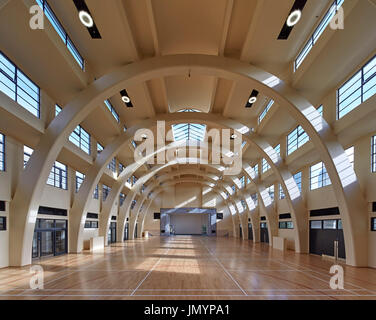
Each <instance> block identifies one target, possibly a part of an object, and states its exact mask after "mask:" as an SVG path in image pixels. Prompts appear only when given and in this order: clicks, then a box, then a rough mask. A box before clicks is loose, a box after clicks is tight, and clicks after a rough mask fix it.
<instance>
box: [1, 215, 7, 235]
mask: <svg viewBox="0 0 376 320" xmlns="http://www.w3.org/2000/svg"><path fill="white" fill-rule="evenodd" d="M0 220H2V221H3V222H2V223H1V224H0V226H2V227H0V231H7V217H4V216H0Z"/></svg>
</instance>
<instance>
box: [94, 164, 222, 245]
mask: <svg viewBox="0 0 376 320" xmlns="http://www.w3.org/2000/svg"><path fill="white" fill-rule="evenodd" d="M173 165H176V162H174V161H172V162H170V163H168V164H166V165H162V166H159V167H157V168H154V170H153V171H152V172H150V173H147V174H146V175H145V176H143V177H141V178H140V179H138V180H137V182H136V184H135V185H134V186H133V187H132V190H131V192H129V193H128V195H127V198H126V200H125V201H124V203H123V206H122V207H121V208H120V210H119V217H118V234H119V236H120V235H121V234H122V233H123V232H124V227H125V224H126V221H127V218H128V216H129V215H130V208H131V204H132V202H133V200H134V199H135V197H136V194H137V192H138V190H139V189H140V188H141V186H142V185H143V184H144V183H145V182H146V181H148V180H149V179H150V178H152V177H154V176H155V174H157V173H158V171H160V170H163V169H165V168H167V167H169V166H173ZM202 166H208V167H211V168H212V169H216V168H217V167H219V166H218V165H211V164H207V165H202ZM187 171H188V172H190V171H189V169H188V170H187ZM180 172H184V171H180ZM175 175H176V173H175V172H174V173H171V174H169V175H164V176H162V177H160V178H159V179H158V180H157V181H155V182H153V183H151V184H150V185H149V186H148V187H147V188H146V190H145V191H144V194H145V196H144V198H145V197H147V196H148V195H149V193H150V192H152V191H153V189H154V188H155V187H159V186H160V183H161V182H163V181H164V180H165V179H168V178H169V177H170V176H175ZM195 175H202V176H204V177H206V178H210V176H212V178H211V179H212V180H211V183H212V184H214V183H216V182H217V181H218V180H215V178H214V177H215V176H214V175H211V174H208V173H206V172H200V171H195ZM119 186H120V187H121V183H119V184H117V187H116V189H115V188H113V189H111V192H110V194H111V193H112V197H111V199H112V202H109V204H108V206H107V208H112V206H113V205H114V202H115V200H114V199H117V197H118V196H119V193H120V188H119ZM217 187H219V186H217ZM227 187H229V185H227ZM223 190H226V189H225V188H223ZM221 195H222V194H221ZM222 197H223V195H222ZM108 198H109V196H108ZM223 198H224V197H223ZM142 199H143V198H141V200H142ZM106 201H107V200H106ZM141 204H142V203H141V201H138V202H137V205H136V206H137V207H135V208H134V211H135V212H136V219H137V215H138V211H139V208H140V206H141ZM110 213H111V209H110V210H106V211H102V212H101V215H100V224H99V225H100V228H99V235H101V236H103V237H104V238H106V237H107V234H108V228H109V226H110V218H111V215H110ZM120 239H122V236H121V237H120Z"/></svg>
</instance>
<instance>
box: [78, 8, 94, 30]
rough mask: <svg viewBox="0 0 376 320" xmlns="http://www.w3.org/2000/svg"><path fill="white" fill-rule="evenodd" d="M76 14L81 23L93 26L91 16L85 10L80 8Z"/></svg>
mask: <svg viewBox="0 0 376 320" xmlns="http://www.w3.org/2000/svg"><path fill="white" fill-rule="evenodd" d="M78 16H79V18H80V21H81V23H82V24H83V25H84V26H85V27H87V28H91V27H92V26H94V20H93V18H92V17H91V15H90V14H89V13H88V12H87V11H85V10H81V11H80V12H79V13H78Z"/></svg>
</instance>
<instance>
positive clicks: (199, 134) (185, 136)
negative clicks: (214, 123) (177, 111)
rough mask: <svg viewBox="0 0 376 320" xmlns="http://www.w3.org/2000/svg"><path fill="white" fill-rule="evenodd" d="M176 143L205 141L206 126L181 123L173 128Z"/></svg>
mask: <svg viewBox="0 0 376 320" xmlns="http://www.w3.org/2000/svg"><path fill="white" fill-rule="evenodd" d="M172 132H173V134H174V140H175V141H181V140H196V141H203V140H204V138H205V133H206V125H204V124H198V123H179V124H174V125H173V126H172Z"/></svg>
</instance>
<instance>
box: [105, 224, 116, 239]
mask: <svg viewBox="0 0 376 320" xmlns="http://www.w3.org/2000/svg"><path fill="white" fill-rule="evenodd" d="M115 242H116V222H111V224H110V228H109V229H108V235H107V243H108V244H111V243H115Z"/></svg>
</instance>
